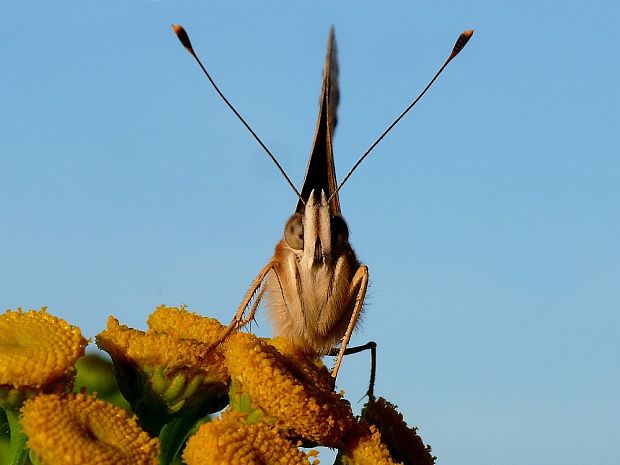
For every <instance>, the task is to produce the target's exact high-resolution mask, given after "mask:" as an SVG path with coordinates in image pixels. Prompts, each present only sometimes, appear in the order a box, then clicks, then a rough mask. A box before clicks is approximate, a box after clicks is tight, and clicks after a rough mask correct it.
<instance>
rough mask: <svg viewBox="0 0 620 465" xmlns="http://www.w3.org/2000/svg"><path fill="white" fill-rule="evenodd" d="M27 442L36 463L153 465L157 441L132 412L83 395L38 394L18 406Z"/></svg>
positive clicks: (60, 464) (156, 457) (155, 459)
mask: <svg viewBox="0 0 620 465" xmlns="http://www.w3.org/2000/svg"><path fill="white" fill-rule="evenodd" d="M22 426H23V428H24V432H25V433H26V435H27V436H28V447H29V448H30V449H31V452H32V453H34V454H35V456H37V457H38V459H39V462H40V463H41V465H83V464H86V463H88V464H97V465H108V464H109V465H157V464H158V456H159V442H158V441H157V439H152V438H150V437H149V436H148V434H146V433H145V432H144V431H142V430H141V429H140V427H139V426H138V423H137V420H136V418H135V416H131V415H130V414H129V413H127V412H126V411H124V410H123V409H121V408H119V407H115V406H113V405H111V404H108V403H106V402H103V401H102V400H99V399H96V398H95V397H93V396H89V395H86V394H61V395H59V394H48V395H39V396H37V397H35V398H34V399H32V400H29V401H27V402H26V403H25V404H24V406H23V407H22Z"/></svg>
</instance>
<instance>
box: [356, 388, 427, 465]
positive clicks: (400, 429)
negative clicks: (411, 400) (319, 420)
mask: <svg viewBox="0 0 620 465" xmlns="http://www.w3.org/2000/svg"><path fill="white" fill-rule="evenodd" d="M362 419H364V420H366V421H367V422H368V423H370V424H371V425H375V426H376V427H377V429H378V430H379V431H381V438H382V441H383V443H384V444H386V445H387V447H388V449H389V451H390V454H391V456H392V457H393V458H394V460H397V461H399V462H402V463H403V464H404V465H412V464H416V465H433V464H434V463H435V459H436V458H437V457H434V456H433V455H432V454H431V448H430V446H424V443H423V442H422V439H421V438H420V436H418V434H417V433H416V428H409V427H408V426H407V423H405V420H404V419H403V415H402V413H400V412H398V411H397V410H396V406H395V405H393V404H391V403H389V402H388V401H387V400H385V399H384V398H382V397H379V398H378V399H377V400H371V401H369V402H368V403H367V404H366V405H365V406H364V408H363V410H362Z"/></svg>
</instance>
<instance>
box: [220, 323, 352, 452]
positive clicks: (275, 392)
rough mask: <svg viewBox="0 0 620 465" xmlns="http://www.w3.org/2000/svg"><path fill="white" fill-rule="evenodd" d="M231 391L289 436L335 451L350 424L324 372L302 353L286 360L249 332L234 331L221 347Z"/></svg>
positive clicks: (347, 408)
mask: <svg viewBox="0 0 620 465" xmlns="http://www.w3.org/2000/svg"><path fill="white" fill-rule="evenodd" d="M224 354H225V356H226V365H227V366H228V370H229V371H230V375H231V378H232V380H233V382H234V385H235V389H236V390H237V391H238V392H239V393H242V394H246V395H247V396H249V398H250V399H251V403H252V407H253V408H256V409H260V410H262V411H263V412H264V414H265V417H266V418H265V419H264V421H268V422H271V423H273V424H275V425H276V426H277V427H278V428H280V429H281V430H283V431H284V432H286V433H287V434H290V435H291V436H294V437H299V438H302V439H305V440H308V441H313V442H316V443H318V444H320V445H325V446H329V447H337V446H338V445H339V444H340V441H341V439H342V437H343V436H344V435H345V434H346V432H347V431H348V430H349V429H350V428H351V427H352V425H353V424H354V423H355V419H354V417H353V414H352V412H351V406H350V405H349V403H348V402H347V401H346V400H344V399H343V398H342V397H341V395H339V394H337V393H335V392H334V391H333V389H332V387H331V379H330V376H329V373H328V372H327V370H326V369H325V368H324V367H323V368H319V367H317V366H316V365H315V364H314V363H313V362H312V361H311V360H310V359H305V358H303V357H302V356H301V355H299V354H296V355H295V356H286V355H284V354H282V353H280V352H278V350H276V348H275V347H274V346H272V345H270V344H269V343H268V342H266V341H264V340H261V339H259V338H257V337H256V336H254V335H252V334H246V333H236V334H233V335H232V336H230V338H229V339H228V340H227V341H226V343H225V347H224Z"/></svg>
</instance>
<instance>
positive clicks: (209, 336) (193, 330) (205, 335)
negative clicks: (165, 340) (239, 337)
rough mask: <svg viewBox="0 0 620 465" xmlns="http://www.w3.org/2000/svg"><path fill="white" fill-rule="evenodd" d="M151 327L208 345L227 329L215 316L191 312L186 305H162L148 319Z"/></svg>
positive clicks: (157, 331)
mask: <svg viewBox="0 0 620 465" xmlns="http://www.w3.org/2000/svg"><path fill="white" fill-rule="evenodd" d="M147 323H148V325H149V329H150V330H151V331H154V332H156V333H165V334H168V335H169V336H172V337H175V338H178V339H195V340H196V341H200V342H202V343H205V344H207V345H210V344H211V343H213V342H215V341H217V340H218V339H219V337H220V336H221V335H223V334H224V332H225V331H226V327H224V326H222V324H220V322H219V321H217V320H216V319H215V318H207V317H204V316H202V315H198V314H197V313H193V312H189V311H187V310H186V308H185V307H183V306H182V307H180V308H177V307H166V306H165V305H160V306H159V307H157V308H156V309H155V311H154V312H153V313H151V314H150V315H149V318H148V320H147Z"/></svg>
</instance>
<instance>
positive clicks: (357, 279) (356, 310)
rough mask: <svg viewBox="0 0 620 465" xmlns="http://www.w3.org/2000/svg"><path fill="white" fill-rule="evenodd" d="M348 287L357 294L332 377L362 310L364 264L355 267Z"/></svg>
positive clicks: (364, 289)
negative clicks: (355, 269)
mask: <svg viewBox="0 0 620 465" xmlns="http://www.w3.org/2000/svg"><path fill="white" fill-rule="evenodd" d="M349 289H350V292H355V289H357V295H356V296H355V304H354V306H353V313H352V314H351V319H350V320H349V326H347V330H346V332H345V333H344V337H343V338H342V342H341V344H340V352H339V353H338V358H337V359H336V364H335V365H334V368H333V369H332V376H333V377H334V379H336V376H338V370H340V364H341V363H342V357H344V353H345V351H346V349H347V345H348V344H349V340H350V339H351V334H353V329H354V328H355V324H356V323H357V320H358V319H359V316H360V314H361V312H362V305H363V304H364V298H365V297H366V290H367V289H368V267H367V266H366V265H360V267H359V268H358V269H357V271H356V272H355V274H354V275H353V279H352V280H351V287H350V288H349Z"/></svg>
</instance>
